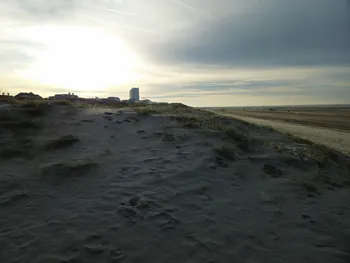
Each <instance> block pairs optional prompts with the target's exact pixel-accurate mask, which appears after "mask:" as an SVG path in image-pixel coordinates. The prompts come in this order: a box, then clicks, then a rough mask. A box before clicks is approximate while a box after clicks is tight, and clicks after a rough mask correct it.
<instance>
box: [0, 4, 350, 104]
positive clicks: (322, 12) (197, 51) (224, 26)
mask: <svg viewBox="0 0 350 263" xmlns="http://www.w3.org/2000/svg"><path fill="white" fill-rule="evenodd" d="M349 3H350V1H347V0H264V1H258V0H245V1H241V0H215V1H214V0H186V1H185V0H148V1H144V0H101V1H92V0H50V1H45V0H2V1H1V2H0V78H1V79H0V80H1V82H0V83H1V84H0V89H1V90H6V91H8V92H13V93H15V92H18V91H21V89H25V87H27V88H28V89H33V87H36V88H34V89H36V90H34V91H36V92H41V93H43V94H50V93H53V92H59V91H60V90H61V91H62V92H65V91H66V89H65V88H64V87H58V86H54V85H48V84H47V83H35V82H33V80H28V79H26V78H25V77H23V76H20V75H19V73H18V72H20V71H21V70H22V69H30V68H31V67H34V65H36V64H37V63H39V62H40V60H41V59H42V57H43V56H42V55H41V53H45V51H46V50H49V49H50V45H49V44H48V43H51V42H50V41H51V40H52V39H51V38H52V37H50V36H47V35H45V34H42V35H35V36H33V35H29V34H27V32H28V30H29V29H32V28H41V27H45V26H50V28H51V27H52V26H55V27H58V26H62V27H65V28H69V27H74V26H84V27H86V28H92V29H94V30H103V32H108V34H110V35H111V36H115V37H117V38H118V39H121V40H122V41H123V43H125V44H126V45H127V46H128V47H129V48H130V49H131V50H132V51H133V52H134V53H135V54H136V55H137V56H138V57H139V58H140V59H141V60H142V61H143V64H142V67H140V68H138V72H139V73H140V74H141V75H142V78H140V79H138V80H137V81H135V82H131V83H126V84H123V85H111V84H109V86H108V87H105V88H104V89H101V88H96V89H94V88H93V87H92V88H90V90H89V91H85V90H79V91H80V93H81V94H83V95H84V94H86V95H88V96H90V95H91V96H93V95H94V94H92V92H96V93H98V94H96V95H101V96H103V95H106V96H107V95H115V94H121V95H120V96H121V97H123V96H125V95H126V92H127V90H128V89H129V88H130V87H131V86H132V85H139V86H140V88H141V91H143V96H144V97H149V98H151V99H152V98H153V99H158V100H162V99H164V100H168V101H182V102H184V103H188V104H191V105H198V106H204V105H233V106H234V105H244V104H255V105H264V104H304V103H306V104H315V103H320V104H322V103H327V102H328V103H350V4H349ZM65 41H66V43H67V45H70V44H74V43H70V41H73V40H71V39H69V38H67V39H65ZM95 51H96V50H95ZM102 51H103V48H101V52H102ZM97 52H99V51H97ZM95 55H96V54H95ZM93 58H96V56H94V55H93V54H86V56H84V59H86V63H93V62H94V61H93ZM67 63H69V60H68V58H67ZM109 65H111V64H109ZM103 66H104V65H101V67H103ZM105 66H106V67H107V64H106V65H105Z"/></svg>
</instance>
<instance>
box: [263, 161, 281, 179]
mask: <svg viewBox="0 0 350 263" xmlns="http://www.w3.org/2000/svg"><path fill="white" fill-rule="evenodd" d="M263 171H264V173H265V174H268V175H270V176H271V177H274V178H278V177H281V176H282V175H283V172H282V170H281V169H279V168H278V167H277V166H276V165H271V164H265V165H264V167H263Z"/></svg>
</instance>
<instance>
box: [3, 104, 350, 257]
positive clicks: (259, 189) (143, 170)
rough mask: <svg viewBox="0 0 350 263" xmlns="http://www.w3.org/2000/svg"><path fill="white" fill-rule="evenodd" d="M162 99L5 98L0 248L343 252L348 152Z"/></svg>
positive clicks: (99, 252) (74, 252)
mask: <svg viewBox="0 0 350 263" xmlns="http://www.w3.org/2000/svg"><path fill="white" fill-rule="evenodd" d="M154 107H156V106H154ZM169 107H170V108H167V110H166V111H165V110H164V111H163V110H160V111H157V110H154V111H153V110H152V111H147V110H146V111H144V110H140V109H135V110H136V111H137V112H138V113H137V112H135V110H134V109H111V110H103V109H76V108H74V107H71V106H56V105H53V106H52V105H51V106H49V107H48V109H45V114H41V112H40V111H39V112H36V111H35V110H33V111H32V112H30V113H29V116H30V117H23V116H27V115H28V112H26V110H25V111H23V110H18V109H11V110H10V111H9V112H6V113H4V112H1V113H0V114H2V115H1V117H0V171H1V174H0V211H1V215H0V262H6V263H7V262H26V263H27V262H45V263H46V262H62V263H63V262H66V263H73V262H84V263H85V262H94V263H95V262H167V263H170V262H176V263H177V262H191V263H192V262H200V263H203V262H249V263H253V262H254V263H255V262H264V263H266V262H269V263H273V262H293V263H294V262H319V263H321V262H327V263H329V262H332V263H335V262H339V263H340V262H349V261H350V246H349V244H350V220H349V218H350V206H349V200H350V191H349V185H350V184H349V182H350V178H349V177H350V166H349V158H348V157H346V156H345V155H342V154H341V153H338V152H334V151H332V150H329V149H324V148H320V147H317V146H315V145H312V144H308V143H306V142H300V141H299V142H297V141H295V140H294V139H293V138H291V137H289V136H286V135H283V134H280V133H278V132H276V131H274V130H271V129H269V128H265V127H259V126H255V125H252V124H249V123H245V122H242V121H240V120H235V119H230V118H224V117H219V116H216V115H212V114H211V113H208V112H204V111H198V110H194V109H191V108H187V107H185V106H176V107H175V106H174V107H173V106H169ZM22 111H23V112H22ZM46 111H47V112H46ZM26 114H27V115H26ZM169 115H171V116H169ZM173 115H176V116H173Z"/></svg>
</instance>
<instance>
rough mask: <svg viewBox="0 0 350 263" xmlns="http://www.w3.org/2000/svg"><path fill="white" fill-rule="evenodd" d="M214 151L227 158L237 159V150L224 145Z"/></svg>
mask: <svg viewBox="0 0 350 263" xmlns="http://www.w3.org/2000/svg"><path fill="white" fill-rule="evenodd" d="M214 151H215V152H216V153H217V154H218V155H219V156H221V157H223V158H225V159H227V160H231V161H233V160H235V159H236V156H235V152H234V150H233V149H232V148H229V147H225V146H223V147H221V148H215V149H214Z"/></svg>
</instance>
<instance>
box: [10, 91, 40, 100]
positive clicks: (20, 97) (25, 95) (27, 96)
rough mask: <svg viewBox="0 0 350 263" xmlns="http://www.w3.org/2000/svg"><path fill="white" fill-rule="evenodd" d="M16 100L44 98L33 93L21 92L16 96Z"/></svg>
mask: <svg viewBox="0 0 350 263" xmlns="http://www.w3.org/2000/svg"><path fill="white" fill-rule="evenodd" d="M15 99H16V100H41V99H42V97H41V96H39V95H38V94H34V93H33V92H21V93H18V94H17V95H16V96H15Z"/></svg>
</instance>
